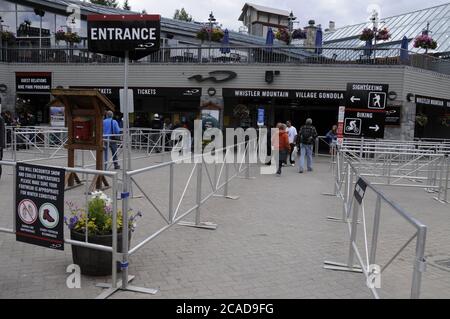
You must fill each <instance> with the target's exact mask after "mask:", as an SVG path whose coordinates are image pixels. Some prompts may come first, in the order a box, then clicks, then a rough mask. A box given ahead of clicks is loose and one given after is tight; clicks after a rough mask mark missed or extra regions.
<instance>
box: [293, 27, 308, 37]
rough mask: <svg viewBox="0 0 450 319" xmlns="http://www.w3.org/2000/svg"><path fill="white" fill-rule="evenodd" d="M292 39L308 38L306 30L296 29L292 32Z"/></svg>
mask: <svg viewBox="0 0 450 319" xmlns="http://www.w3.org/2000/svg"><path fill="white" fill-rule="evenodd" d="M292 39H306V32H305V31H304V30H302V29H296V30H294V32H292Z"/></svg>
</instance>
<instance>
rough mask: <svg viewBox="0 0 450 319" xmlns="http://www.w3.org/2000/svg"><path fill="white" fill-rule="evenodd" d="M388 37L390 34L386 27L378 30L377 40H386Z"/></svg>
mask: <svg viewBox="0 0 450 319" xmlns="http://www.w3.org/2000/svg"><path fill="white" fill-rule="evenodd" d="M390 38H391V34H390V33H389V30H388V29H387V28H383V29H381V30H380V31H378V34H377V40H379V41H387V40H389V39H390Z"/></svg>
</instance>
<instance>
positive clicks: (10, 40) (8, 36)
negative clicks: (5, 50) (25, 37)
mask: <svg viewBox="0 0 450 319" xmlns="http://www.w3.org/2000/svg"><path fill="white" fill-rule="evenodd" d="M0 37H1V40H2V41H3V42H6V43H7V44H14V43H15V42H16V36H15V35H14V33H12V32H10V31H2V32H0Z"/></svg>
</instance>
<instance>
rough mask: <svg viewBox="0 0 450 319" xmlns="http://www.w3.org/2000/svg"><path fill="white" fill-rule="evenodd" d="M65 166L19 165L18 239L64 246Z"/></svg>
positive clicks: (57, 246) (17, 174)
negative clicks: (60, 167)
mask: <svg viewBox="0 0 450 319" xmlns="http://www.w3.org/2000/svg"><path fill="white" fill-rule="evenodd" d="M64 177H65V170H64V169H59V168H50V167H45V166H37V165H29V164H20V163H19V164H17V166H16V178H17V179H16V183H17V184H16V203H15V204H16V229H17V231H16V240H17V241H19V242H23V243H28V244H32V245H37V246H42V247H46V248H51V249H55V250H64Z"/></svg>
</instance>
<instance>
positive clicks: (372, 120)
mask: <svg viewBox="0 0 450 319" xmlns="http://www.w3.org/2000/svg"><path fill="white" fill-rule="evenodd" d="M385 118H386V112H385V111H384V110H377V111H376V110H364V109H361V110H359V109H346V111H345V123H344V135H345V136H347V137H356V138H358V137H365V138H384V122H385Z"/></svg>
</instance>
